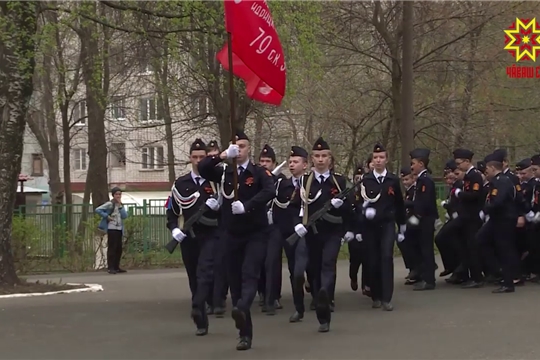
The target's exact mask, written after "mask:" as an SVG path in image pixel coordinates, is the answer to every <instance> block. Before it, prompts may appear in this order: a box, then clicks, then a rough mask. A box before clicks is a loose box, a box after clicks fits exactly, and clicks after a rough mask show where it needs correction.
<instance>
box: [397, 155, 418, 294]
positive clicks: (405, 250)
mask: <svg viewBox="0 0 540 360" xmlns="http://www.w3.org/2000/svg"><path fill="white" fill-rule="evenodd" d="M400 175H401V182H402V183H403V187H404V188H405V212H406V215H407V219H409V218H410V217H411V216H412V215H413V208H414V195H415V192H416V184H415V180H416V179H415V175H414V174H413V173H412V172H411V167H410V166H404V167H403V168H401V174H400ZM418 236H419V229H418V227H417V226H407V230H405V239H404V240H405V241H401V242H398V244H397V245H398V248H399V251H401V255H402V257H403V262H404V263H405V268H407V269H408V270H409V274H408V275H407V277H406V278H405V280H406V281H405V285H413V284H415V283H417V282H418V281H420V280H421V277H420V275H421V273H420V268H419V267H418V266H419V265H420V264H421V262H420V261H419V254H420V250H419V248H418V245H419V238H418Z"/></svg>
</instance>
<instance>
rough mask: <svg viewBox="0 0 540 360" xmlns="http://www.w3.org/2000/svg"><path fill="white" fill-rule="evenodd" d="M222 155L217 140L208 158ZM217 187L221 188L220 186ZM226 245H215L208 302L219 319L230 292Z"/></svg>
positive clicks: (207, 148)
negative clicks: (212, 277) (211, 283)
mask: <svg viewBox="0 0 540 360" xmlns="http://www.w3.org/2000/svg"><path fill="white" fill-rule="evenodd" d="M220 153H221V150H220V149H219V145H218V142H217V141H216V140H212V141H210V142H209V143H208V145H207V147H206V156H218V155H219V154H220ZM220 165H221V164H220ZM217 187H218V188H219V185H218V186H217ZM218 193H219V189H218ZM220 200H221V198H218V201H220ZM224 243H225V242H224V241H217V242H216V244H215V245H214V285H213V286H214V290H213V294H212V299H210V300H209V301H208V303H209V304H210V305H211V307H210V308H209V312H208V314H211V313H212V312H213V313H214V315H216V317H218V318H220V317H223V315H224V314H225V308H226V304H227V293H228V291H229V285H228V284H227V267H226V265H225V247H224Z"/></svg>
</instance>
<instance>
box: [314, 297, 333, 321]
mask: <svg viewBox="0 0 540 360" xmlns="http://www.w3.org/2000/svg"><path fill="white" fill-rule="evenodd" d="M330 304H331V302H330V299H329V298H328V292H327V291H326V290H325V289H321V290H319V293H318V294H317V308H316V309H315V312H316V314H317V319H318V320H319V324H325V323H328V322H330V316H331V315H330V314H331V310H330Z"/></svg>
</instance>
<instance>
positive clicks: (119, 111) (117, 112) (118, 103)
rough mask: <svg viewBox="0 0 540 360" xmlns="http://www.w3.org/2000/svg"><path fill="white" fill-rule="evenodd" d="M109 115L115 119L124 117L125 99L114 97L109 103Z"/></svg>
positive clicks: (123, 118)
mask: <svg viewBox="0 0 540 360" xmlns="http://www.w3.org/2000/svg"><path fill="white" fill-rule="evenodd" d="M111 117H112V118H113V119H115V120H125V119H126V100H125V99H122V98H115V99H113V101H112V103H111Z"/></svg>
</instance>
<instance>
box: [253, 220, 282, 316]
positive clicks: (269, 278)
mask: <svg viewBox="0 0 540 360" xmlns="http://www.w3.org/2000/svg"><path fill="white" fill-rule="evenodd" d="M282 248H283V239H282V236H281V232H280V231H279V228H278V227H277V226H273V225H270V226H269V237H268V243H267V248H266V259H265V261H264V272H263V274H264V283H263V285H262V286H263V287H264V291H262V293H263V294H264V295H265V302H266V304H267V305H268V306H273V305H274V302H275V301H276V300H278V299H280V298H281V268H282V265H281V259H282ZM260 288H261V281H260V280H259V292H261V291H260Z"/></svg>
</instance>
